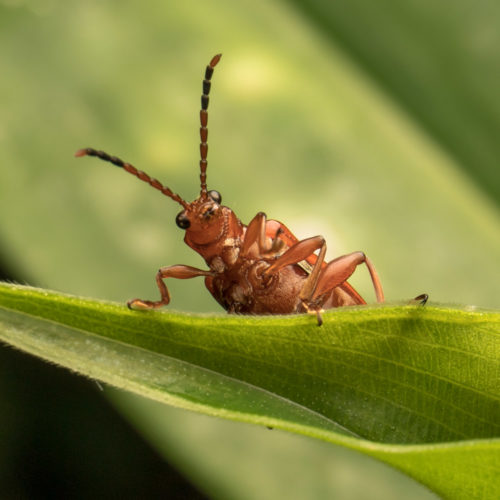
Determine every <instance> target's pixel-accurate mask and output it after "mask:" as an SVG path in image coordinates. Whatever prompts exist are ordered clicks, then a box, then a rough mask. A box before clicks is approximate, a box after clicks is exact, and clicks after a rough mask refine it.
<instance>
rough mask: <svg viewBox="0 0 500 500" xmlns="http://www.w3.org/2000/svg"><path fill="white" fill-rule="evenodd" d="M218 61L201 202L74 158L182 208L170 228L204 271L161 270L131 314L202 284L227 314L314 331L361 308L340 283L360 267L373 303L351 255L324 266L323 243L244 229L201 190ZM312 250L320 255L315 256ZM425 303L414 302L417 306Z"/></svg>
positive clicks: (263, 221) (259, 226)
mask: <svg viewBox="0 0 500 500" xmlns="http://www.w3.org/2000/svg"><path fill="white" fill-rule="evenodd" d="M220 58H221V54H218V55H216V56H215V57H214V58H213V59H212V60H211V61H210V64H209V65H208V66H207V68H206V72H205V79H204V80H203V95H202V97H201V111H200V122H201V128H200V137H201V144H200V153H201V160H200V181H201V191H200V196H199V197H198V198H196V199H195V200H194V201H192V202H191V203H187V202H186V201H184V200H183V199H182V198H181V197H180V196H179V195H178V194H175V193H174V192H173V191H171V190H170V189H169V188H168V187H165V186H163V185H162V184H161V183H160V182H159V181H158V180H156V179H153V178H151V177H150V176H149V175H147V174H146V173H144V172H141V171H140V170H137V169H136V168H135V167H134V166H133V165H131V164H130V163H126V162H124V161H122V160H120V159H119V158H117V157H115V156H110V155H108V154H107V153H105V152H103V151H97V150H95V149H92V148H85V149H80V150H79V151H77V152H76V154H75V156H97V157H98V158H100V159H101V160H105V161H108V162H110V163H112V164H114V165H116V166H118V167H121V168H123V169H124V170H126V171H127V172H129V173H131V174H132V175H135V176H136V177H138V178H139V179H141V180H142V181H145V182H147V183H148V184H150V185H151V186H153V187H154V188H155V189H158V190H159V191H161V192H162V193H163V194H164V195H166V196H168V197H169V198H172V199H173V200H174V201H176V202H177V203H179V204H180V205H182V208H183V210H182V211H181V212H180V213H179V214H178V215H177V218H176V223H177V225H178V226H179V227H180V228H181V229H184V230H185V231H186V233H185V237H184V241H185V242H186V244H187V245H188V246H190V247H191V248H192V249H193V250H195V251H196V252H198V253H199V254H200V255H201V256H202V257H203V258H204V259H205V262H206V263H207V265H208V267H209V269H208V270H206V271H205V270H203V269H197V268H194V267H191V266H185V265H174V266H167V267H162V268H161V269H160V270H159V271H158V273H157V275H156V283H157V284H158V288H159V290H160V300H157V301H151V300H142V299H133V300H130V301H129V302H128V306H129V307H130V308H131V309H152V308H157V307H161V306H165V305H167V304H168V303H169V302H170V294H169V292H168V289H167V287H166V285H165V283H164V281H163V280H164V279H165V278H177V279H188V278H196V277H198V276H204V277H205V285H206V287H207V288H208V290H209V291H210V293H211V294H212V295H213V296H214V297H215V299H216V300H217V302H219V304H220V305H221V306H222V307H224V309H226V310H227V311H228V312H229V313H240V314H289V313H303V312H310V313H315V314H316V315H317V317H318V323H319V324H321V321H322V320H321V311H322V310H324V309H330V308H333V307H341V306H349V305H356V304H366V302H365V301H364V300H363V298H362V297H361V296H360V295H359V293H358V292H356V290H355V289H354V288H353V287H352V286H351V285H350V284H349V283H348V282H347V279H348V278H349V277H350V276H351V275H352V274H353V272H354V271H355V269H356V267H357V266H358V265H359V264H362V263H364V264H366V266H367V268H368V271H369V273H370V276H371V280H372V283H373V287H374V289H375V295H376V298H377V302H383V301H384V293H383V291H382V286H381V284H380V280H379V277H378V275H377V272H376V271H375V268H374V266H373V264H372V262H371V261H370V259H368V257H366V255H365V254H364V253H363V252H354V253H351V254H349V255H343V256H341V257H337V258H336V259H334V260H332V261H330V262H325V254H326V242H325V240H324V238H323V237H322V236H314V237H312V238H307V239H305V240H301V241H299V240H298V239H297V238H296V237H295V236H294V235H293V234H292V233H291V232H290V231H289V229H288V228H287V227H286V226H285V225H284V224H282V223H281V222H278V221H275V220H268V219H267V218H266V214H264V213H263V212H259V213H258V214H257V215H256V216H255V217H254V218H253V219H252V220H251V222H250V223H249V224H248V226H245V225H244V224H242V223H241V221H240V220H239V219H238V217H236V215H235V213H234V212H233V211H232V210H231V209H230V208H228V207H225V206H223V205H221V195H220V194H219V193H218V192H217V191H208V189H207V175H206V171H207V153H208V145H207V137H208V129H207V123H208V112H207V109H208V102H209V98H208V96H209V93H210V86H211V78H212V74H213V72H214V68H215V66H216V65H217V63H218V62H219V60H220ZM317 250H319V254H318V255H316V254H315V253H314V252H316V251H317ZM423 298H424V297H423V296H422V297H420V296H419V297H418V298H417V299H416V300H418V299H423Z"/></svg>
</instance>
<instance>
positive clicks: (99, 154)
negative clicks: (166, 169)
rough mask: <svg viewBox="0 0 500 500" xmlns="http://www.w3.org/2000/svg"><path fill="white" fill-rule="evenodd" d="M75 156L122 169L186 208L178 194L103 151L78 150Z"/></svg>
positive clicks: (186, 205)
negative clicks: (91, 157) (104, 162)
mask: <svg viewBox="0 0 500 500" xmlns="http://www.w3.org/2000/svg"><path fill="white" fill-rule="evenodd" d="M75 156H76V157H80V156H96V157H97V158H99V159H101V160H104V161H107V162H109V163H112V164H113V165H116V166H117V167H120V168H123V170H126V171H127V172H128V173H129V174H132V175H135V176H136V177H137V178H138V179H140V180H141V181H144V182H147V183H148V184H149V185H150V186H153V187H154V188H155V189H158V191H161V192H162V193H163V194H164V195H165V196H168V197H169V198H172V200H174V201H176V202H177V203H179V204H180V205H182V206H183V207H184V208H187V207H188V204H187V203H186V202H185V201H184V200H183V199H182V198H181V197H180V196H179V195H178V194H175V193H174V192H173V191H172V190H171V189H170V188H168V187H166V186H164V185H163V184H162V183H161V182H160V181H158V180H156V179H153V178H152V177H150V176H149V175H148V174H146V173H145V172H142V171H141V170H137V169H136V168H135V167H134V166H133V165H131V164H130V163H127V162H125V161H123V160H120V158H117V157H116V156H111V155H108V153H105V152H104V151H98V150H97V149H92V148H84V149H79V150H78V151H77V152H76V153H75Z"/></svg>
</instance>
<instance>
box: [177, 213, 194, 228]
mask: <svg viewBox="0 0 500 500" xmlns="http://www.w3.org/2000/svg"><path fill="white" fill-rule="evenodd" d="M175 223H176V224H177V225H178V226H179V227H180V228H181V229H187V228H188V227H189V226H190V225H191V223H190V222H189V219H188V217H187V215H186V212H185V211H184V210H183V211H182V212H179V213H178V214H177V217H176V218H175Z"/></svg>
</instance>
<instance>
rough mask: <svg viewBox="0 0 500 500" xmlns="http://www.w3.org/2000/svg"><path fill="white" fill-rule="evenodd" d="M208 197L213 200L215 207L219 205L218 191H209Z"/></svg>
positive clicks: (220, 199)
mask: <svg viewBox="0 0 500 500" xmlns="http://www.w3.org/2000/svg"><path fill="white" fill-rule="evenodd" d="M208 196H210V198H212V200H214V201H215V203H217V205H220V202H221V201H222V196H221V195H220V193H219V191H209V192H208Z"/></svg>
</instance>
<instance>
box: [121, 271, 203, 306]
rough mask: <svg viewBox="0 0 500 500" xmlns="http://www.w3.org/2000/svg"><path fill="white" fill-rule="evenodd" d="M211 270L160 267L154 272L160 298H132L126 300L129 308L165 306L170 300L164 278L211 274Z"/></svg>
mask: <svg viewBox="0 0 500 500" xmlns="http://www.w3.org/2000/svg"><path fill="white" fill-rule="evenodd" d="M211 275H212V272H211V271H204V270H203V269H197V268H196V267H191V266H184V265H180V264H178V265H175V266H167V267H162V268H160V270H159V271H158V272H157V273H156V284H157V285H158V289H159V290H160V300H142V299H132V300H129V301H128V302H127V306H128V307H129V308H130V309H157V308H158V307H162V306H166V305H167V304H168V303H169V302H170V293H169V291H168V288H167V285H165V283H164V281H163V280H164V279H166V278H177V279H180V280H185V279H190V278H197V277H198V276H211Z"/></svg>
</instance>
